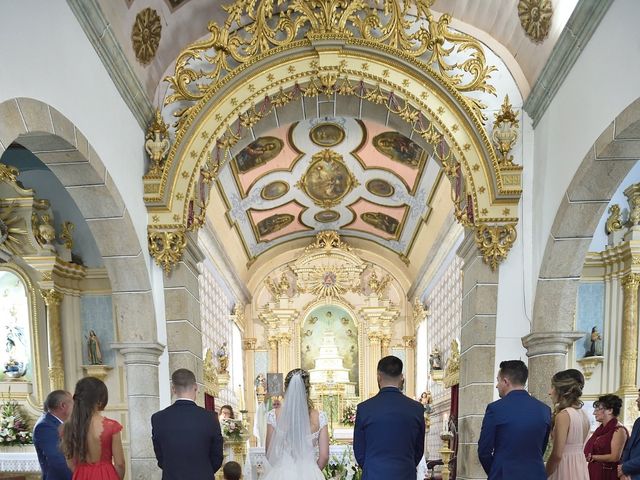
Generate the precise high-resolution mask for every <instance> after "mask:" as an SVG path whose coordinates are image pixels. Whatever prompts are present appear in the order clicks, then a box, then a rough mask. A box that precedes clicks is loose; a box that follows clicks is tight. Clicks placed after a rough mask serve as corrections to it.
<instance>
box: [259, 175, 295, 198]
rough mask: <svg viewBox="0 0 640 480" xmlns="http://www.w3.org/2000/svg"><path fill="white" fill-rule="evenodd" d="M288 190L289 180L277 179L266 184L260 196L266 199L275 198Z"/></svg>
mask: <svg viewBox="0 0 640 480" xmlns="http://www.w3.org/2000/svg"><path fill="white" fill-rule="evenodd" d="M288 191H289V184H288V183H287V182H283V181H282V180H276V181H275V182H271V183H269V184H268V185H265V186H264V188H263V189H262V191H261V192H260V196H261V197H262V198H264V199H265V200H275V199H276V198H280V197H281V196H283V195H284V194H285V193H287V192H288Z"/></svg>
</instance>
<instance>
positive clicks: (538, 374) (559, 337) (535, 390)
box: [522, 332, 584, 403]
mask: <svg viewBox="0 0 640 480" xmlns="http://www.w3.org/2000/svg"><path fill="white" fill-rule="evenodd" d="M583 337H584V333H581V332H534V333H530V334H529V335H527V336H526V337H524V338H523V339H522V345H523V346H524V347H525V348H526V349H527V357H529V382H528V390H529V393H531V395H533V396H534V397H536V398H537V399H538V400H541V401H543V402H547V403H548V402H549V396H548V395H547V393H548V392H549V386H550V383H549V382H550V381H551V377H553V375H554V374H555V373H556V372H559V371H560V370H564V369H566V368H567V352H568V351H569V347H571V345H573V342H575V341H576V340H578V339H580V338H583ZM532 373H533V374H532Z"/></svg>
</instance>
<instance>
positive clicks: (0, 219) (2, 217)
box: [0, 164, 27, 255]
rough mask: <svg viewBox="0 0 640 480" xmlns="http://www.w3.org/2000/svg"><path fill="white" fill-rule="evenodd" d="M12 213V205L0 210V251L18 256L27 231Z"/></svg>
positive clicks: (18, 217)
mask: <svg viewBox="0 0 640 480" xmlns="http://www.w3.org/2000/svg"><path fill="white" fill-rule="evenodd" d="M1 165H2V164H0V166H1ZM13 211H14V205H13V204H11V205H8V206H6V207H4V208H2V209H0V250H4V251H5V252H8V253H11V254H14V255H19V254H20V253H21V251H22V248H21V247H22V245H23V242H25V241H26V238H25V237H27V230H26V229H25V228H24V221H23V220H22V218H21V217H20V216H19V215H15V214H14V212H13Z"/></svg>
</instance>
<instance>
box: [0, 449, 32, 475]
mask: <svg viewBox="0 0 640 480" xmlns="http://www.w3.org/2000/svg"><path fill="white" fill-rule="evenodd" d="M2 478H25V479H27V480H30V479H34V480H35V479H37V478H40V464H39V463H38V456H37V455H36V451H35V449H34V448H33V446H30V447H8V448H1V449H0V479H2Z"/></svg>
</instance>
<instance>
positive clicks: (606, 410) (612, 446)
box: [584, 395, 629, 480]
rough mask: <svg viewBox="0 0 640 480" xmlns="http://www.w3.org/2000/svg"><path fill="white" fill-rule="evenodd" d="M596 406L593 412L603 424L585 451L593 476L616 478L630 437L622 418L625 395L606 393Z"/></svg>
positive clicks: (593, 478) (601, 479)
mask: <svg viewBox="0 0 640 480" xmlns="http://www.w3.org/2000/svg"><path fill="white" fill-rule="evenodd" d="M593 408H594V411H593V415H594V416H595V417H596V420H597V421H598V422H600V424H601V425H600V426H599V427H598V428H597V429H596V431H595V432H593V435H591V438H589V440H588V441H587V443H586V444H585V447H584V454H585V456H586V458H587V462H589V478H590V479H591V480H616V479H617V477H618V473H617V466H618V463H619V461H620V457H621V456H622V450H623V449H624V444H625V443H626V441H627V438H628V437H629V433H628V432H627V429H626V428H625V427H624V425H622V424H621V423H620V422H618V415H619V414H620V408H622V399H621V398H620V397H618V396H617V395H603V396H601V397H599V398H598V401H597V402H594V404H593Z"/></svg>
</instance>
